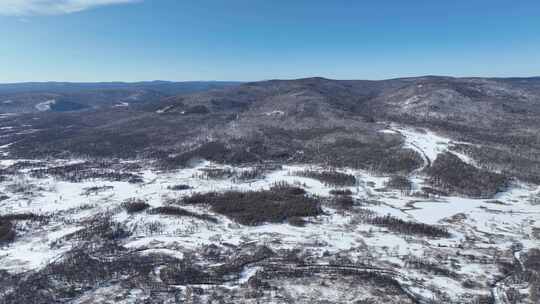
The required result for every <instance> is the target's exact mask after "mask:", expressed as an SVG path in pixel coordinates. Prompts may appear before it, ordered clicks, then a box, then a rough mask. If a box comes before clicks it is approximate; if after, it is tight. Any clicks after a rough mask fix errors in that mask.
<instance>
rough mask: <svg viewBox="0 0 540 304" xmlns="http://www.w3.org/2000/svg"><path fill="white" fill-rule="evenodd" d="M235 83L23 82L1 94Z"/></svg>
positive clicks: (3, 87) (189, 88) (188, 88)
mask: <svg viewBox="0 0 540 304" xmlns="http://www.w3.org/2000/svg"><path fill="white" fill-rule="evenodd" d="M240 83H241V82H235V81H182V82H173V81H162V80H155V81H141V82H21V83H0V94H6V93H36V92H40V93H43V92H47V93H57V94H61V93H75V92H80V91H101V90H149V91H157V92H160V93H163V94H167V95H175V94H184V93H193V92H199V91H205V90H210V89H220V88H223V87H228V86H234V85H238V84H240Z"/></svg>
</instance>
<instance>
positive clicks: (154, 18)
mask: <svg viewBox="0 0 540 304" xmlns="http://www.w3.org/2000/svg"><path fill="white" fill-rule="evenodd" d="M0 37H1V38H2V42H1V43H0V67H2V68H1V71H2V72H1V73H0V82H19V81H53V80H54V81H113V80H122V81H137V80H155V79H163V80H245V81H251V80H262V79H273V78H300V77H310V76H324V77H328V78H337V79H382V78H392V77H401V76H415V75H427V74H430V75H433V74H436V75H451V76H538V75H540V1H538V0H520V1H510V0H508V1H502V0H490V1H487V0H452V1H442V0H441V1H435V0H425V1H420V0H407V1H404V0H399V1H398V0H394V1H390V0H377V1H361V0H356V1H353V0H350V1H345V0H326V1H319V0H311V1H307V0H266V1H263V0H197V1H191V0H190V1H187V0H185V1H184V0H134V1H133V0H1V1H0Z"/></svg>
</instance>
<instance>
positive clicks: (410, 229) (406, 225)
mask: <svg viewBox="0 0 540 304" xmlns="http://www.w3.org/2000/svg"><path fill="white" fill-rule="evenodd" d="M364 221H365V222H366V223H368V224H371V225H375V226H379V227H384V228H386V229H388V230H390V231H392V232H397V233H402V234H406V235H420V236H428V237H437V238H449V237H451V236H452V235H451V234H450V232H449V231H448V229H446V228H444V227H438V226H433V225H428V224H424V223H417V222H410V221H404V220H402V219H400V218H397V217H393V216H391V215H385V216H377V215H374V214H373V213H367V214H365V215H364Z"/></svg>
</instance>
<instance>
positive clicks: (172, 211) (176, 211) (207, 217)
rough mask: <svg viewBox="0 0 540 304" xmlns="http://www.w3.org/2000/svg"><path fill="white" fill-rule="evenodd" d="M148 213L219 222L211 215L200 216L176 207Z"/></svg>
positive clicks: (167, 207) (155, 209)
mask: <svg viewBox="0 0 540 304" xmlns="http://www.w3.org/2000/svg"><path fill="white" fill-rule="evenodd" d="M147 212H148V213H149V214H162V215H170V216H186V217H192V218H196V219H199V220H203V221H207V222H211V223H217V221H218V220H217V219H216V218H215V217H213V216H211V215H209V214H199V213H195V212H191V211H189V210H186V209H184V208H180V207H175V206H161V207H156V208H152V209H149V210H148V211H147Z"/></svg>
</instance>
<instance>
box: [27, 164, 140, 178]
mask: <svg viewBox="0 0 540 304" xmlns="http://www.w3.org/2000/svg"><path fill="white" fill-rule="evenodd" d="M30 175H31V176H33V177H36V178H45V177H47V176H53V177H55V178H58V179H61V180H65V181H69V182H75V183H77V182H82V181H85V180H89V179H104V180H109V181H118V182H120V181H122V182H129V183H142V182H143V178H142V177H141V176H139V175H136V174H133V173H128V172H121V171H118V170H111V169H110V167H107V168H100V167H99V166H98V167H94V166H93V165H92V164H88V163H81V164H72V165H66V166H58V167H52V168H46V169H34V170H31V171H30Z"/></svg>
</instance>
